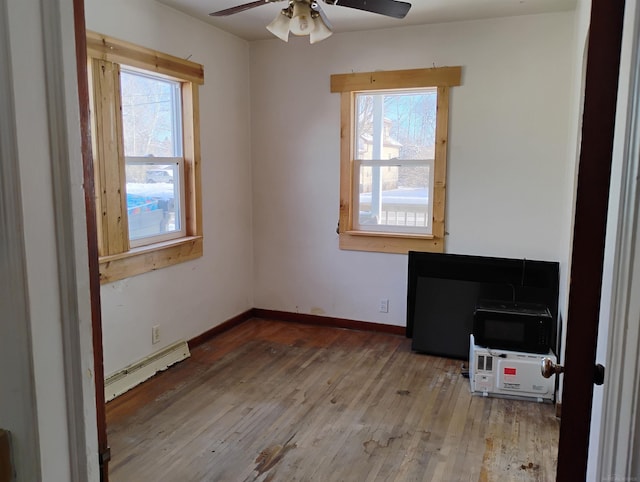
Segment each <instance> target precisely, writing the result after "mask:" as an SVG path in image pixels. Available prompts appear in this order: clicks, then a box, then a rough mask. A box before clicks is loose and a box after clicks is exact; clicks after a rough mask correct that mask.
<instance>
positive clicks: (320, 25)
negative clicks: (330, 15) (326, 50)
mask: <svg viewBox="0 0 640 482" xmlns="http://www.w3.org/2000/svg"><path fill="white" fill-rule="evenodd" d="M313 23H314V24H315V26H314V29H313V30H312V31H311V33H310V34H309V43H312V44H314V43H316V42H320V41H321V40H324V39H326V38H327V37H331V35H333V32H332V31H331V29H330V28H329V26H328V25H327V24H326V23H325V22H324V19H323V18H322V16H321V15H316V16H315V17H314V18H313Z"/></svg>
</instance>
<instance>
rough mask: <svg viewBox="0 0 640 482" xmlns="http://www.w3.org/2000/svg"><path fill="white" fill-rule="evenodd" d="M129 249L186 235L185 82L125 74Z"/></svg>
mask: <svg viewBox="0 0 640 482" xmlns="http://www.w3.org/2000/svg"><path fill="white" fill-rule="evenodd" d="M120 95H121V98H122V137H123V141H124V155H125V179H126V184H125V188H126V193H127V220H128V224H129V245H130V246H132V247H135V246H144V245H148V244H153V243H156V242H159V241H166V240H169V239H176V238H181V237H183V236H184V235H185V229H184V209H183V207H182V206H183V205H184V182H183V181H182V179H183V174H182V173H183V165H184V163H183V158H182V105H181V102H180V82H176V81H173V80H167V79H164V78H161V77H157V76H155V75H153V74H150V73H146V72H137V71H133V70H127V69H125V68H124V67H122V68H121V69H120Z"/></svg>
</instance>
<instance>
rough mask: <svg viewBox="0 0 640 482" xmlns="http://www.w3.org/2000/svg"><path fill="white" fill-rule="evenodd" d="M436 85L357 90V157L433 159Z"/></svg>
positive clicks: (355, 150)
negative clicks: (373, 91) (388, 89)
mask: <svg viewBox="0 0 640 482" xmlns="http://www.w3.org/2000/svg"><path fill="white" fill-rule="evenodd" d="M436 105H437V89H435V88H432V89H421V90H416V91H402V92H397V91H390V92H377V93H366V94H365V93H362V94H356V109H357V110H356V111H357V114H358V115H357V117H356V137H355V141H356V145H355V146H354V152H355V158H356V159H362V160H365V159H375V160H383V159H433V157H434V153H435V139H436Z"/></svg>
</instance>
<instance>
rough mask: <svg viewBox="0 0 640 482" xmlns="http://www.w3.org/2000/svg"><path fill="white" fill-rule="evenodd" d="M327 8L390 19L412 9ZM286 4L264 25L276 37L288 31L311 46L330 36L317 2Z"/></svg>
mask: <svg viewBox="0 0 640 482" xmlns="http://www.w3.org/2000/svg"><path fill="white" fill-rule="evenodd" d="M282 1H284V0H256V1H254V2H249V3H245V4H242V5H237V6H235V7H231V8H226V9H224V10H220V11H218V12H213V13H210V14H209V15H211V16H212V17H225V16H227V15H233V14H234V13H239V12H244V11H245V10H249V9H251V8H255V7H259V6H260V5H265V4H267V3H275V2H282ZM323 1H324V3H326V4H328V5H338V6H341V7H349V8H354V9H356V10H364V11H365V12H372V13H378V14H380V15H386V16H387V17H393V18H404V17H405V15H407V12H409V9H410V8H411V4H410V3H407V2H400V1H397V0H323ZM288 2H289V5H288V6H287V8H285V9H283V10H281V11H280V13H278V15H277V16H276V18H275V19H274V20H273V22H271V23H270V24H269V25H267V30H269V32H271V33H272V34H274V35H275V36H276V37H278V38H280V39H282V40H284V41H285V42H288V41H289V32H291V33H292V34H294V35H309V41H310V42H311V43H312V44H313V43H316V42H319V41H320V40H324V39H326V38H327V37H329V36H330V35H331V34H332V33H333V32H332V26H331V23H330V22H329V19H328V18H327V16H326V15H325V13H324V12H323V11H322V9H321V8H320V4H319V3H318V0H288Z"/></svg>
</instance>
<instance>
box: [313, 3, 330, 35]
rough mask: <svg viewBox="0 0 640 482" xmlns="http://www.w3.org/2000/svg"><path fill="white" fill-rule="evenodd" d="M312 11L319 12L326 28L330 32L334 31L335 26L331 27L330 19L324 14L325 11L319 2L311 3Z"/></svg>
mask: <svg viewBox="0 0 640 482" xmlns="http://www.w3.org/2000/svg"><path fill="white" fill-rule="evenodd" d="M311 10H314V11H316V12H318V14H319V15H320V18H321V19H322V21H323V22H324V24H325V26H326V27H327V28H328V29H329V30H333V25H331V22H330V21H329V17H327V15H326V14H325V13H324V10H322V9H321V8H320V4H319V3H318V2H315V1H314V2H311Z"/></svg>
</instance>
